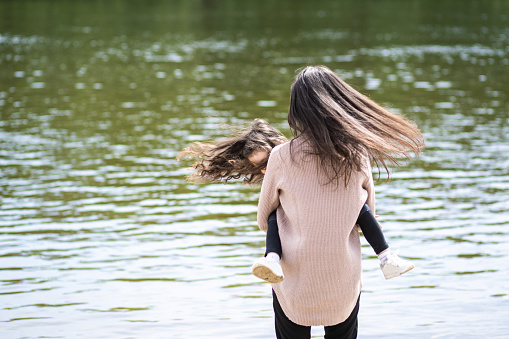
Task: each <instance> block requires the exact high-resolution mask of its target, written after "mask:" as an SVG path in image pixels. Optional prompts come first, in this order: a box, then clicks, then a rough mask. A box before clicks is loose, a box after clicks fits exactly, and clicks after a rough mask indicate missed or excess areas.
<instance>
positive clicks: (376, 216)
mask: <svg viewBox="0 0 509 339" xmlns="http://www.w3.org/2000/svg"><path fill="white" fill-rule="evenodd" d="M378 217H379V215H375V218H376V219H378ZM378 225H380V228H382V229H383V227H382V224H380V223H378Z"/></svg>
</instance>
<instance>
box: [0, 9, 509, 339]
mask: <svg viewBox="0 0 509 339" xmlns="http://www.w3.org/2000/svg"><path fill="white" fill-rule="evenodd" d="M508 46H509V3H508V2H506V1H459V0H457V1H383V2H381V1H336V2H333V1H313V2H307V1H292V2H290V1H233V0H232V1H213V0H203V1H119V0H117V1H50V0H40V1H14V0H12V1H1V2H0V114H1V121H0V147H1V149H0V152H1V153H0V187H1V191H2V196H1V209H0V305H1V306H0V331H1V333H2V335H1V337H2V338H74V337H83V338H94V339H95V338H144V339H145V338H191V337H192V338H231V339H237V338H271V337H274V335H273V329H272V327H273V326H272V310H271V298H270V286H269V285H267V284H266V283H263V282H260V281H258V280H257V279H256V278H255V277H253V276H252V275H251V274H250V265H251V264H252V261H253V260H254V259H256V258H257V257H258V256H260V255H261V254H262V253H263V246H264V237H263V233H262V232H261V231H259V230H258V228H257V226H256V221H255V219H256V205H257V199H258V191H259V188H257V187H246V186H243V185H241V184H240V183H231V184H228V185H222V184H210V185H191V184H188V183H186V181H185V175H186V174H187V173H188V172H186V171H185V170H183V169H182V168H183V167H185V166H186V165H188V163H179V162H177V161H176V159H175V156H176V155H177V153H178V152H179V150H180V149H182V148H183V147H184V146H186V145H187V144H188V143H190V142H192V141H196V140H204V139H205V140H207V139H214V138H217V137H221V136H223V135H224V131H223V130H222V129H221V124H223V123H228V124H233V125H236V124H244V123H248V122H250V121H251V120H252V119H254V118H258V117H261V118H265V119H267V120H268V121H269V122H270V123H272V124H273V125H275V126H276V127H278V128H279V129H281V130H282V131H283V132H284V133H285V134H286V135H287V136H289V135H290V134H289V130H288V127H287V123H286V112H287V106H288V102H289V89H290V85H291V83H292V81H293V77H294V75H295V72H296V70H297V69H299V68H300V67H303V66H305V65H308V64H325V65H327V66H328V67H330V68H332V69H334V70H335V71H336V72H337V73H338V74H339V75H341V76H342V77H343V78H344V79H345V80H347V81H348V82H349V83H351V84H352V85H354V86H355V87H356V88H358V89H359V90H361V91H362V92H364V93H366V94H368V95H369V96H370V97H371V98H373V99H374V100H376V101H379V102H381V103H383V104H385V105H387V106H389V107H390V108H391V109H392V110H395V111H398V112H401V113H404V114H406V115H407V116H409V117H410V118H411V119H413V120H415V121H416V122H417V124H418V125H419V127H420V128H421V130H422V131H423V133H424V134H425V137H426V145H427V148H426V150H425V152H424V153H423V154H422V156H421V157H420V158H419V159H417V160H415V161H413V162H411V163H410V164H409V165H407V166H404V167H402V168H398V169H395V170H394V173H393V180H392V181H391V182H389V183H383V182H380V183H379V184H377V187H376V188H377V207H378V210H377V212H378V214H380V215H381V217H380V221H381V222H382V224H383V226H384V232H385V234H386V236H387V238H388V240H389V242H390V244H391V246H392V247H393V248H398V249H400V250H401V252H400V255H402V256H404V257H408V258H411V259H412V260H413V261H414V263H415V265H416V268H415V269H414V270H413V271H411V272H410V273H408V274H407V275H405V276H403V277H400V278H396V279H393V280H389V281H385V280H384V279H383V276H382V273H381V272H380V270H379V268H378V262H377V260H376V258H374V256H373V255H372V251H371V248H369V247H368V246H367V245H366V242H365V241H364V239H362V241H363V244H365V245H364V246H363V255H364V261H363V265H364V293H363V297H362V305H361V312H360V329H359V336H360V337H361V338H408V337H410V338H474V337H475V338H485V337H489V338H504V337H506V336H507V335H509V325H508V324H507V318H508V317H509V297H508V290H509V283H508V282H509V273H508V270H507V268H508V265H507V262H508V259H509V255H508V251H507V248H508V246H509V231H508V228H507V227H508V224H509V214H508V212H509V203H508V198H509V194H508V193H509V126H508V123H509V113H508V112H509V99H508V89H509V71H508V69H509V67H508V66H509V47H508ZM320 331H321V330H320V329H314V330H313V336H314V337H320V336H322V333H321V332H320Z"/></svg>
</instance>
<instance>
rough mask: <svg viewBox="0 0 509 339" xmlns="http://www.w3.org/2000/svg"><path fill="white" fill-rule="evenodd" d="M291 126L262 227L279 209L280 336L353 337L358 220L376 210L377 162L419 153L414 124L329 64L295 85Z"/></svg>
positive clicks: (275, 158) (277, 158) (274, 161)
mask: <svg viewBox="0 0 509 339" xmlns="http://www.w3.org/2000/svg"><path fill="white" fill-rule="evenodd" d="M288 123H289V125H290V128H291V129H292V133H293V134H294V136H296V137H295V138H294V139H293V140H292V141H291V142H289V143H285V144H283V145H279V146H277V147H275V148H274V149H273V150H272V152H271V154H270V157H269V160H268V164H267V168H266V173H265V177H264V180H263V184H262V189H261V193H260V201H259V205H258V216H257V218H258V225H259V227H260V229H261V230H263V231H265V232H266V231H267V226H268V225H267V219H268V217H269V215H270V213H271V212H272V211H273V210H275V209H277V220H278V224H279V236H280V239H281V244H282V253H283V256H282V258H281V266H282V268H283V271H284V272H285V279H284V280H283V281H282V282H280V283H278V284H273V285H272V287H273V297H274V312H275V325H276V335H277V337H278V338H288V339H300V338H310V333H311V326H315V325H324V326H325V338H356V337H357V313H358V309H359V297H360V291H361V245H360V241H359V232H358V230H357V227H356V220H357V218H358V216H359V212H360V210H361V208H362V206H363V205H364V204H365V203H366V204H368V206H369V207H370V209H371V210H372V211H373V214H374V213H375V193H374V188H373V179H372V174H371V162H370V160H371V161H373V162H374V163H375V164H377V165H378V166H380V165H381V166H383V167H384V168H385V169H386V170H387V165H386V161H389V162H390V163H393V164H397V161H396V157H397V156H401V155H404V156H407V157H408V155H409V152H414V153H416V154H417V153H419V152H420V150H421V149H422V147H423V145H424V142H423V137H422V135H421V133H420V132H419V130H418V129H417V127H416V126H415V125H414V124H413V123H411V122H409V121H408V120H406V119H405V118H403V117H401V116H399V115H396V114H394V113H391V112H389V111H387V110H385V109H384V108H382V107H381V106H379V105H378V104H376V103H375V102H373V101H371V100H370V99H368V98H367V97H366V96H364V95H362V94H361V93H359V92H357V91H356V90H355V89H353V88H352V87H351V86H349V85H348V84H346V83H345V82H344V81H343V80H341V79H340V78H339V77H338V76H337V75H336V74H335V73H334V72H332V71H331V70H330V69H328V68H327V67H324V66H310V67H306V68H305V69H303V70H302V71H301V72H300V73H299V74H298V75H297V77H296V79H295V81H294V83H293V85H292V88H291V100H290V110H289V114H288Z"/></svg>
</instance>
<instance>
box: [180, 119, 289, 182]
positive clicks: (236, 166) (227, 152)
mask: <svg viewBox="0 0 509 339" xmlns="http://www.w3.org/2000/svg"><path fill="white" fill-rule="evenodd" d="M230 128H232V129H234V130H236V131H235V132H234V133H233V134H231V135H230V136H229V137H227V138H225V139H222V140H219V141H212V142H208V143H203V142H194V143H192V144H191V145H189V146H188V147H186V148H184V149H183V150H182V151H181V152H180V153H179V155H178V156H177V159H178V160H180V159H181V158H195V159H196V161H195V163H194V164H193V165H192V169H194V170H196V171H195V172H194V173H192V174H191V175H189V176H188V180H190V181H193V182H228V181H229V180H232V179H243V181H244V183H246V184H256V183H259V182H261V181H262V179H263V177H264V174H263V173H262V172H261V170H262V169H263V168H265V167H266V166H267V159H265V161H262V162H261V163H260V164H258V165H257V166H254V165H253V164H251V162H250V161H249V160H248V158H249V156H250V155H251V154H253V152H255V151H259V150H263V151H266V152H267V153H268V154H270V152H271V151H272V149H273V148H274V147H276V146H277V145H279V144H282V143H285V142H287V141H288V139H287V138H286V137H285V136H284V135H283V134H282V133H281V132H279V131H278V130H277V129H275V128H274V127H272V126H271V125H269V123H268V122H267V121H265V120H263V119H255V120H254V121H253V122H252V123H251V124H250V125H249V126H248V127H245V128H240V129H239V128H234V127H231V126H230Z"/></svg>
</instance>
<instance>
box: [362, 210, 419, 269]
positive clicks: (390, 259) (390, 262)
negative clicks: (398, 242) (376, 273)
mask: <svg viewBox="0 0 509 339" xmlns="http://www.w3.org/2000/svg"><path fill="white" fill-rule="evenodd" d="M357 224H358V225H359V226H360V227H361V230H362V233H363V234H364V237H365V238H366V240H367V241H368V242H369V244H370V245H371V247H372V248H373V250H374V251H375V253H376V254H377V255H378V258H379V259H380V268H381V269H382V272H383V274H384V276H385V279H391V278H394V277H397V276H399V275H401V274H403V273H405V272H408V271H410V270H411V269H412V268H414V265H413V264H412V263H411V262H409V261H408V260H404V259H401V258H400V257H398V254H397V251H396V252H395V253H391V251H390V250H389V245H388V244H387V242H386V241H385V237H384V234H383V232H382V228H381V227H380V225H379V224H378V221H376V218H375V216H374V215H373V213H371V209H370V208H369V206H368V205H366V204H364V206H363V207H362V209H361V212H360V214H359V218H358V219H357Z"/></svg>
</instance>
